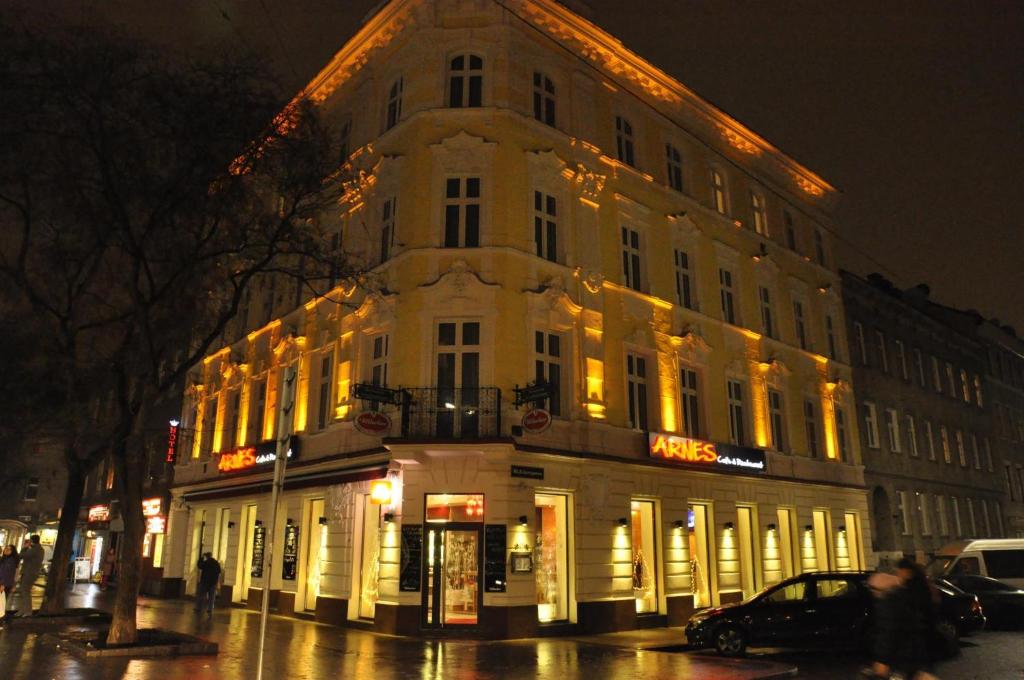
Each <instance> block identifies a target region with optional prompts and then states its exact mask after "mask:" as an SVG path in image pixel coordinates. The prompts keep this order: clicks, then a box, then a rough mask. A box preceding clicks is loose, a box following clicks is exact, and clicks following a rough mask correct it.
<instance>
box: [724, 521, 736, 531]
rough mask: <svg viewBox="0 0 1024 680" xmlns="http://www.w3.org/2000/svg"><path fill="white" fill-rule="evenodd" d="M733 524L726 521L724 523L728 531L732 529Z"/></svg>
mask: <svg viewBox="0 0 1024 680" xmlns="http://www.w3.org/2000/svg"><path fill="white" fill-rule="evenodd" d="M734 526H735V525H734V524H733V523H732V522H726V523H725V528H726V529H727V530H729V531H732V530H733V527H734Z"/></svg>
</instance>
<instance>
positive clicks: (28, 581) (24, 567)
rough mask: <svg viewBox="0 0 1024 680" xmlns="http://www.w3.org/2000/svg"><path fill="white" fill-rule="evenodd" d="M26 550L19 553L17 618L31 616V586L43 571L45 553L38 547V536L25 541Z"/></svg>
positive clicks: (35, 535) (33, 535)
mask: <svg viewBox="0 0 1024 680" xmlns="http://www.w3.org/2000/svg"><path fill="white" fill-rule="evenodd" d="M26 545H27V546H28V547H27V548H25V549H23V550H22V551H21V578H20V579H18V596H19V598H20V602H19V604H18V616H32V586H33V585H34V584H35V582H36V579H38V578H39V572H40V571H42V569H43V560H44V559H45V558H46V553H45V552H43V547H42V546H41V545H39V534H32V537H31V538H30V539H29V540H28V541H26Z"/></svg>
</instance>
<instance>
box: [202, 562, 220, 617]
mask: <svg viewBox="0 0 1024 680" xmlns="http://www.w3.org/2000/svg"><path fill="white" fill-rule="evenodd" d="M196 568H197V569H198V570H199V583H198V584H197V585H196V606H195V611H196V613H197V614H198V613H199V612H201V611H202V610H203V609H205V610H206V613H207V615H209V616H212V615H213V603H214V602H215V601H216V600H217V591H218V590H219V589H220V584H221V581H222V580H223V577H224V571H223V570H222V569H221V568H220V562H218V561H217V560H215V559H214V558H213V553H209V552H206V553H203V556H202V557H200V558H199V563H198V564H197V565H196Z"/></svg>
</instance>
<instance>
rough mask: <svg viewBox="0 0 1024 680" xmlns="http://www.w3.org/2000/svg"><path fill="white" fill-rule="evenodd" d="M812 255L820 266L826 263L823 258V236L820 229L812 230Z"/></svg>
mask: <svg viewBox="0 0 1024 680" xmlns="http://www.w3.org/2000/svg"><path fill="white" fill-rule="evenodd" d="M814 257H815V258H816V261H817V263H818V264H820V265H821V266H822V267H824V266H826V265H827V264H828V262H827V261H826V259H825V237H824V236H822V234H821V229H815V230H814Z"/></svg>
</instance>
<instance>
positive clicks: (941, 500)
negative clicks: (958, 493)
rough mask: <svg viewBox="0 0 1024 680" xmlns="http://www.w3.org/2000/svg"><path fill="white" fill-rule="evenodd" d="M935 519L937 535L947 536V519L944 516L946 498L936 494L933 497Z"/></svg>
mask: <svg viewBox="0 0 1024 680" xmlns="http://www.w3.org/2000/svg"><path fill="white" fill-rule="evenodd" d="M935 518H936V520H937V523H938V528H939V534H940V535H942V536H949V517H948V516H947V515H946V497H945V496H942V495H938V494H936V496H935Z"/></svg>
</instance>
